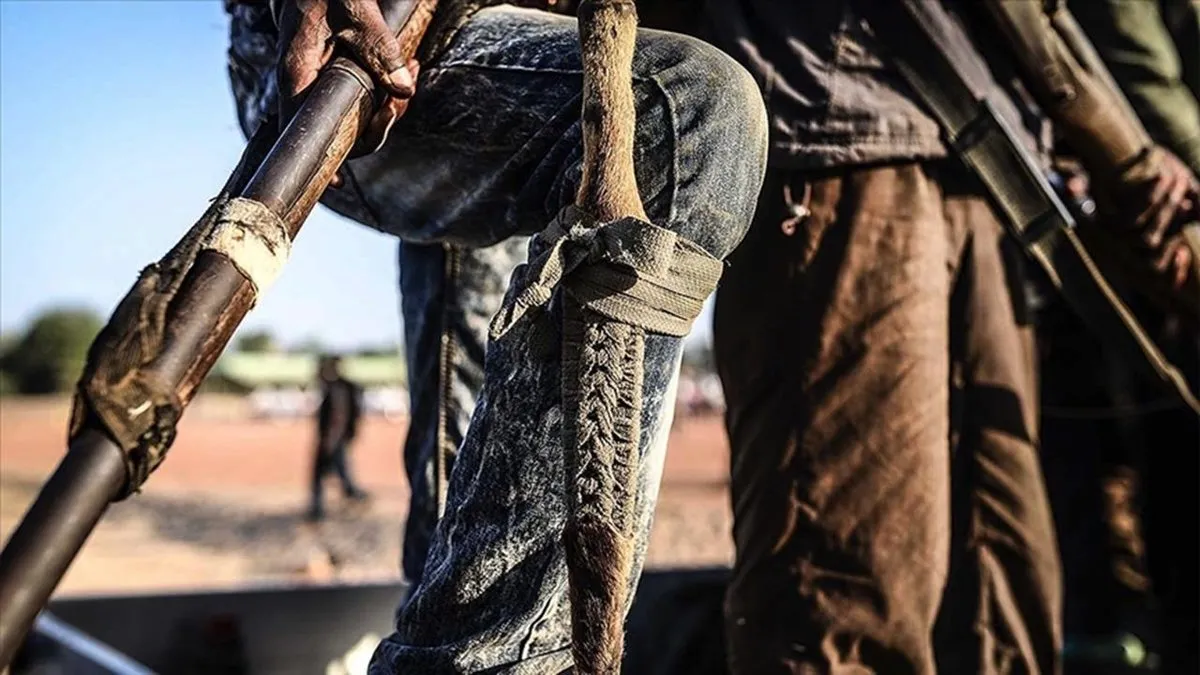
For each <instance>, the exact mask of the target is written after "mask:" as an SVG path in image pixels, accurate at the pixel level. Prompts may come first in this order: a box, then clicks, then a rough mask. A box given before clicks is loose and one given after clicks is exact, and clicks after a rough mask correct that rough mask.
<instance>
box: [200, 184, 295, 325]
mask: <svg viewBox="0 0 1200 675" xmlns="http://www.w3.org/2000/svg"><path fill="white" fill-rule="evenodd" d="M204 250H207V251H216V252H217V253H220V254H222V255H224V256H225V257H227V258H229V261H230V262H231V263H233V266H234V267H236V268H237V269H238V271H239V272H241V273H242V276H244V277H246V279H247V280H248V281H249V282H250V284H251V285H252V286H254V300H255V302H256V303H257V302H258V298H259V297H261V296H262V294H263V293H265V292H266V290H267V287H269V286H270V285H271V284H272V283H274V282H275V279H277V278H279V272H280V271H282V270H283V265H284V263H286V262H287V259H288V256H289V255H291V252H292V240H291V237H289V236H288V230H287V226H286V225H284V223H283V220H282V219H281V218H280V217H279V216H277V215H275V212H273V211H271V209H269V208H267V207H266V205H264V204H263V203H261V202H257V201H254V200H253V199H245V198H242V197H237V198H235V199H230V200H229V201H228V202H226V203H225V204H224V205H223V206H222V207H221V211H220V214H219V215H218V217H217V222H216V225H215V226H214V227H213V229H212V231H211V232H209V233H208V235H207V237H206V238H205V241H204Z"/></svg>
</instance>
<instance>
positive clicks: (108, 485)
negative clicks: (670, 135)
mask: <svg viewBox="0 0 1200 675" xmlns="http://www.w3.org/2000/svg"><path fill="white" fill-rule="evenodd" d="M380 4H381V5H382V8H383V14H384V18H385V19H386V20H387V23H388V25H389V26H390V27H391V28H392V30H393V31H395V32H396V33H397V34H400V29H401V28H403V27H405V26H407V25H409V24H414V23H415V26H414V27H415V28H417V30H415V31H412V32H409V33H407V35H408V36H409V39H408V40H406V41H405V42H403V43H402V44H401V48H402V50H403V51H404V55H405V56H406V57H408V58H411V56H412V55H414V54H415V53H416V51H417V48H418V46H419V43H420V41H421V38H422V36H423V35H424V33H425V31H426V29H430V32H431V33H432V35H431V42H433V43H439V42H444V41H445V40H446V37H445V36H446V35H447V34H448V33H449V32H451V31H452V30H453V29H455V28H457V27H458V26H459V25H461V24H462V23H463V22H464V21H465V17H466V16H467V14H468V13H469V11H473V9H474V8H476V7H478V6H479V5H482V4H488V3H487V2H478V1H477V0H474V1H473V0H466V1H465V2H464V1H463V0H447V1H445V2H443V3H442V4H443V5H446V6H447V12H446V13H445V14H448V15H449V16H443V15H442V14H439V16H438V21H437V22H436V25H435V26H433V27H432V28H431V27H430V22H431V20H432V19H433V18H434V12H435V10H437V9H439V0H381V2H380ZM579 21H580V25H579V29H580V41H581V48H582V58H583V66H584V68H583V70H584V75H583V80H584V93H583V131H584V134H583V136H584V171H583V181H582V184H581V186H580V190H579V194H578V196H577V200H576V202H577V206H578V207H579V208H580V209H582V210H584V211H586V212H588V213H590V214H592V215H593V216H594V217H596V219H597V220H599V221H601V222H606V221H612V220H615V219H618V218H621V217H626V216H632V217H639V218H643V219H644V218H645V215H644V210H643V207H642V203H641V200H640V198H639V196H638V192H637V184H636V182H635V180H634V173H633V128H634V109H633V92H632V59H633V47H634V38H635V34H636V27H637V14H636V11H635V8H634V6H633V3H632V2H631V1H630V0H583V1H582V2H581V3H580V7H579ZM381 95H382V94H381V92H380V90H379V89H378V88H377V87H376V85H375V83H374V82H373V81H372V79H371V77H370V76H369V75H368V74H367V73H366V71H364V70H363V69H362V68H361V67H359V66H358V65H357V64H355V63H354V62H353V61H352V60H351V59H349V58H347V57H345V56H341V55H335V58H334V59H333V60H331V62H330V63H329V64H328V65H326V67H325V68H324V69H323V70H322V72H321V75H320V77H319V78H318V79H317V81H316V82H315V83H314V84H313V86H312V88H311V90H310V93H309V94H308V96H307V97H306V98H305V100H304V102H303V104H302V105H301V106H300V108H299V110H298V111H297V112H296V114H295V116H294V117H293V118H292V119H291V121H290V122H289V123H288V125H287V126H286V127H285V128H284V129H283V131H282V132H280V133H278V135H276V133H275V132H276V125H275V124H274V123H273V121H272V120H267V121H265V122H264V123H263V124H262V125H261V126H260V128H259V130H258V132H257V133H255V135H254V136H253V138H251V140H250V142H249V143H248V144H247V147H246V150H245V152H244V153H243V155H242V158H241V160H240V161H239V163H238V165H237V166H236V167H235V169H234V170H233V172H232V174H231V175H230V177H229V180H228V181H227V182H226V184H225V186H224V187H223V188H222V190H221V192H220V194H219V195H218V196H217V197H216V199H215V200H214V201H213V203H212V204H211V205H210V207H209V208H208V210H207V211H206V212H205V213H204V215H203V216H202V217H201V218H200V220H199V221H198V222H197V223H196V224H195V225H194V226H193V227H192V228H191V230H189V231H188V233H187V234H186V235H184V237H183V238H182V239H181V240H180V241H179V243H178V244H176V246H175V247H174V248H172V249H171V250H170V251H169V252H168V253H167V255H166V256H165V257H163V259H162V260H160V261H158V262H157V263H154V264H151V265H149V266H148V267H146V268H145V269H144V270H143V271H142V273H141V275H140V276H139V277H138V280H137V282H136V283H135V284H134V286H133V288H132V289H131V290H130V292H129V294H128V295H126V296H125V298H124V299H123V300H122V301H121V302H120V304H119V305H118V306H117V308H116V310H115V311H114V312H113V315H112V317H111V318H110V319H109V322H108V324H107V325H106V326H105V328H104V329H103V330H102V331H101V333H100V335H99V336H97V338H96V341H95V342H94V343H93V345H92V347H91V350H90V352H89V354H88V363H87V366H86V368H85V372H84V375H83V377H82V378H81V380H80V384H79V387H78V390H77V392H76V397H75V405H74V410H73V412H72V419H71V426H70V434H69V448H68V451H67V454H66V456H65V457H64V458H63V460H62V462H61V463H60V464H59V466H58V467H57V468H56V469H55V471H54V474H53V475H52V476H51V477H50V478H49V480H48V481H47V482H46V484H45V485H44V486H43V487H42V490H41V492H40V493H39V494H38V497H37V499H36V500H35V501H34V503H33V505H32V506H31V507H30V509H29V511H28V512H27V513H26V514H25V516H24V517H23V518H22V520H21V523H20V524H19V525H18V526H17V529H16V530H15V531H14V532H13V534H12V536H11V537H10V539H9V540H8V542H7V543H6V544H5V547H4V550H3V552H0V669H2V668H4V667H6V666H7V665H8V664H9V663H10V662H11V661H12V658H13V656H14V655H15V653H16V651H17V649H18V647H19V646H20V644H21V642H22V641H23V639H24V636H25V635H26V633H27V632H28V630H29V627H30V626H31V625H32V623H33V621H34V619H35V618H36V616H37V614H38V612H39V611H40V610H41V608H42V607H43V605H44V604H45V602H46V600H47V599H48V598H49V597H50V594H51V593H52V592H53V590H54V588H55V586H56V585H57V584H58V581H59V580H60V579H61V578H62V575H63V573H64V572H65V571H66V569H67V567H68V566H69V565H70V563H71V561H72V560H73V559H74V557H75V555H76V554H77V553H78V552H79V549H80V548H81V547H82V546H83V542H84V541H85V540H86V539H87V537H88V535H89V534H90V533H91V531H92V529H93V528H94V527H95V525H96V523H97V522H98V521H99V520H100V517H101V516H102V515H103V513H104V511H105V509H106V508H107V507H108V504H109V503H111V502H113V501H120V500H122V499H125V498H126V497H128V496H130V495H131V494H133V493H135V492H137V491H138V490H139V489H140V488H141V486H142V484H143V483H144V482H145V480H146V479H147V477H148V476H149V475H150V473H151V472H153V471H154V469H155V468H157V467H158V465H159V464H161V463H162V461H163V459H164V458H165V456H166V452H167V450H168V449H169V448H170V446H171V444H172V442H173V441H174V438H175V426H176V424H177V423H178V420H179V418H180V416H181V415H182V413H183V410H184V409H185V408H186V406H187V404H188V403H189V402H190V401H191V399H192V397H193V396H194V394H195V392H196V388H197V387H198V386H199V385H200V383H201V382H202V381H203V380H204V378H205V376H206V375H207V374H208V372H209V370H210V369H211V368H212V366H213V364H214V363H215V362H216V360H217V357H218V356H219V355H220V353H221V351H222V350H223V349H224V347H225V345H226V344H227V343H228V341H229V339H230V337H232V335H233V333H234V331H235V330H236V329H237V327H238V325H239V324H240V323H241V321H242V319H243V318H245V316H246V314H247V313H248V312H249V311H250V309H251V308H252V307H253V306H254V304H255V302H256V300H257V298H258V295H259V294H260V293H261V292H262V291H264V290H265V288H266V286H267V285H269V284H270V282H271V281H272V280H273V279H274V277H275V276H276V275H277V274H278V272H279V269H280V267H281V266H282V264H283V263H284V262H285V261H286V259H287V255H288V252H289V250H290V248H291V243H292V241H293V240H294V239H295V237H296V235H297V234H298V233H299V231H300V228H301V226H302V225H303V224H304V221H305V219H306V218H307V217H308V215H309V213H311V212H312V209H313V207H314V206H315V205H316V203H317V200H318V199H319V198H320V195H321V194H322V193H323V192H324V191H325V189H326V188H327V187H328V185H329V182H330V180H331V179H332V178H333V176H334V174H335V173H336V172H337V170H338V168H339V167H340V166H341V164H342V162H343V161H345V159H346V158H347V156H348V155H349V153H350V151H351V149H352V148H353V147H354V145H355V142H356V141H357V139H358V137H359V135H360V134H361V133H362V132H363V130H364V128H365V126H366V124H367V122H368V120H369V119H370V118H371V115H372V113H373V112H374V111H375V109H376V108H377V106H378V104H379V101H380V97H381ZM567 565H568V568H569V569H571V570H572V576H577V575H578V574H580V573H582V574H584V575H585V576H592V577H595V576H599V577H602V578H607V579H610V580H611V581H610V582H609V583H608V584H607V585H608V586H612V588H607V589H605V590H606V591H607V592H602V593H601V595H602V596H607V597H604V598H602V599H599V601H600V603H601V604H602V605H605V608H604V609H605V610H607V612H606V613H608V614H609V615H610V618H612V620H611V621H606V622H603V624H604V625H581V622H580V621H579V618H580V615H579V613H578V612H576V613H575V615H576V616H575V617H574V618H575V620H574V621H573V623H574V624H575V625H574V627H573V629H574V631H575V633H576V638H577V639H579V638H581V637H586V638H588V639H587V642H588V643H590V644H597V643H599V644H601V645H603V647H601V648H600V649H598V650H597V651H600V652H605V653H603V654H592V655H579V654H577V657H578V656H584V657H585V661H593V660H594V661H601V662H607V663H608V664H614V663H616V662H619V657H620V651H621V621H620V617H621V616H623V605H624V588H623V585H624V583H625V581H624V578H623V577H622V576H621V573H622V572H624V571H625V570H598V569H595V568H596V565H597V563H596V561H592V560H586V559H580V557H579V555H572V554H568V561H567ZM617 586H620V588H618V587H617ZM577 651H578V650H577ZM589 656H590V658H588V657H589ZM601 669H602V670H606V671H607V670H610V669H611V668H607V667H602V668H601ZM585 670H592V669H590V668H587V667H586V666H585ZM614 672H615V671H614Z"/></svg>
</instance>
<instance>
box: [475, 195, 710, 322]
mask: <svg viewBox="0 0 1200 675" xmlns="http://www.w3.org/2000/svg"><path fill="white" fill-rule="evenodd" d="M532 250H533V251H534V254H533V255H531V257H530V260H529V262H528V263H527V264H524V265H521V266H520V267H518V268H517V270H516V273H515V274H514V281H513V289H512V290H510V291H509V294H508V297H506V298H505V300H504V304H503V305H502V306H501V307H500V311H499V312H498V313H497V314H496V317H495V318H494V319H493V320H492V326H491V337H492V339H493V340H494V339H497V338H499V337H501V336H503V335H504V334H505V333H507V332H508V331H509V330H510V329H511V328H512V327H513V326H514V325H516V323H517V322H518V321H520V320H521V318H522V317H524V316H525V315H526V314H527V313H528V312H529V311H530V310H532V309H534V308H541V307H543V306H544V305H545V304H546V303H548V302H550V298H551V297H553V295H554V291H555V289H556V288H558V286H560V285H563V286H565V288H566V291H567V292H568V293H569V294H570V295H571V297H572V298H573V299H574V300H575V301H576V302H578V303H579V304H580V305H581V306H582V307H584V308H587V309H589V310H591V311H593V312H596V313H597V314H600V315H603V316H605V317H608V318H610V319H613V320H616V321H619V322H621V323H625V324H628V325H631V326H637V327H639V328H643V329H645V330H648V331H652V332H656V333H665V334H667V335H674V336H677V337H683V336H684V335H687V334H688V331H690V330H691V328H692V322H693V321H695V320H696V317H697V316H699V315H700V310H701V309H702V308H703V306H704V301H705V300H706V299H707V298H708V296H709V295H710V294H711V293H712V291H713V289H714V288H716V286H717V281H719V280H720V278H721V271H722V266H721V261H719V260H717V259H716V258H714V257H712V256H711V255H709V254H708V253H707V252H706V251H704V249H702V248H700V247H699V246H697V245H696V244H694V243H692V242H690V241H688V240H686V239H684V238H682V237H680V236H679V235H677V234H675V233H674V232H672V231H670V230H667V229H664V228H661V227H658V226H657V225H653V224H651V223H647V222H645V221H642V220H638V219H636V218H622V219H620V220H616V221H613V222H611V223H605V224H599V223H597V222H596V220H595V219H594V218H592V217H591V216H589V215H588V214H587V213H585V212H583V211H581V210H579V209H578V208H575V207H573V206H568V207H567V208H565V209H563V210H562V212H560V213H559V215H558V217H557V218H555V219H554V221H553V222H552V223H550V226H549V227H547V228H546V230H545V231H543V232H542V233H540V234H538V235H537V236H535V237H534V242H533V245H532Z"/></svg>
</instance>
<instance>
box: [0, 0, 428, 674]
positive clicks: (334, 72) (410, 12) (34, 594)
mask: <svg viewBox="0 0 1200 675" xmlns="http://www.w3.org/2000/svg"><path fill="white" fill-rule="evenodd" d="M383 6H384V10H385V11H384V16H385V17H386V20H387V21H388V24H389V26H391V27H392V29H393V30H395V31H397V32H399V31H400V28H401V27H403V26H405V25H406V23H407V22H408V21H409V20H410V19H412V20H414V21H416V22H417V24H416V25H417V27H418V28H419V30H417V31H414V32H412V33H411V34H408V35H407V36H406V37H405V41H404V42H403V44H402V45H401V49H402V51H404V53H405V54H406V55H410V56H411V55H412V54H413V53H415V52H416V49H417V46H418V42H419V40H420V38H421V35H423V33H424V31H425V29H426V28H427V27H428V24H429V21H430V19H431V18H432V16H433V10H434V8H435V7H436V6H437V0H386V2H384V4H383ZM418 9H421V10H422V12H421V13H420V14H418V13H417V10H418ZM374 92H375V85H374V82H373V81H372V80H371V77H370V75H368V74H367V73H366V71H364V70H363V69H362V68H360V67H359V66H358V65H356V64H355V63H354V62H353V61H351V60H349V59H347V58H345V57H340V56H339V57H335V58H334V60H333V62H332V63H330V64H329V65H328V66H327V67H325V68H324V69H323V70H322V72H321V75H320V77H318V78H317V81H316V82H315V83H314V84H313V86H312V89H311V90H310V93H309V94H308V95H307V97H306V98H305V100H304V102H303V103H302V104H301V106H300V109H299V110H297V111H296V114H295V115H294V116H293V117H292V119H291V121H290V122H289V123H288V125H287V127H286V128H285V129H284V130H283V131H282V133H280V135H279V138H278V140H276V141H275V142H274V144H273V145H272V146H271V148H270V151H269V152H265V156H263V153H260V152H259V148H257V142H256V141H257V140H258V139H259V138H260V137H261V138H266V139H267V140H268V141H269V140H270V136H269V135H266V134H263V133H259V134H256V135H255V139H254V140H252V141H251V143H250V145H249V147H248V148H247V152H246V154H245V155H244V156H243V161H251V162H256V163H257V170H256V171H254V173H253V175H252V176H249V178H248V180H246V179H244V178H243V177H242V173H243V172H242V171H241V168H242V167H241V166H240V165H239V167H238V169H235V170H234V173H233V175H231V176H230V182H229V183H228V184H227V185H226V189H227V190H228V191H229V192H230V193H232V194H234V195H236V196H241V197H245V198H248V199H253V200H255V201H258V202H260V203H262V204H264V205H266V206H267V207H268V208H270V209H271V210H272V211H274V212H275V215H277V216H279V217H280V218H281V219H282V220H283V222H284V223H285V224H286V225H287V228H288V234H289V235H290V237H291V238H293V239H294V238H295V236H296V234H297V233H298V232H299V231H300V228H301V226H302V225H303V224H304V221H305V219H306V218H308V215H309V214H310V213H311V212H312V210H313V208H314V207H315V206H316V205H317V201H318V199H320V196H321V194H322V193H323V192H324V191H325V189H326V187H327V186H328V185H329V182H330V180H331V179H332V178H333V175H334V174H335V173H336V172H337V170H338V168H339V167H340V166H341V165H342V162H343V161H344V160H345V159H346V157H347V155H348V154H349V153H350V151H351V148H352V147H353V145H354V143H355V141H356V140H357V138H358V135H359V134H360V133H361V132H362V129H363V128H364V126H365V124H366V122H367V119H368V117H369V116H370V115H371V114H372V112H373V110H374V105H375V101H374ZM264 146H265V142H264ZM259 160H261V161H259ZM246 173H249V172H246ZM254 300H255V291H254V287H253V285H252V284H251V283H250V282H249V281H248V280H247V279H246V278H245V277H244V276H242V273H241V272H239V271H238V269H237V268H236V267H235V266H234V265H233V263H232V262H231V261H230V260H229V259H228V258H226V257H225V256H223V255H221V254H219V253H214V252H212V251H205V252H202V253H201V254H200V255H198V256H197V257H196V260H195V263H194V265H193V266H192V268H191V270H190V271H189V272H188V274H187V277H186V278H185V279H184V281H183V284H182V285H181V287H180V288H179V292H178V295H176V297H175V298H174V299H173V300H172V305H171V309H170V317H169V319H168V322H167V331H166V336H165V339H164V344H163V348H162V352H161V353H160V354H158V355H157V356H156V357H155V359H154V361H153V363H151V364H149V365H148V366H147V369H149V370H152V371H153V374H154V376H155V377H156V378H158V379H159V380H161V381H163V382H170V383H172V384H174V387H175V392H176V394H177V395H178V396H179V400H180V401H181V403H182V405H183V406H187V404H188V402H189V401H191V398H192V396H193V395H194V394H195V391H196V389H197V388H198V387H199V386H200V383H201V382H202V381H203V380H204V378H205V376H207V375H208V372H209V370H210V369H211V368H212V366H213V364H214V363H215V362H216V360H217V358H218V357H219V356H220V355H221V352H222V351H223V350H224V348H225V345H226V344H227V343H228V342H229V339H230V338H231V337H232V336H233V333H234V331H235V330H237V327H238V325H239V324H241V322H242V319H243V318H245V316H246V313H247V312H249V311H250V309H251V307H253V305H254ZM88 424H89V426H88V427H87V428H85V429H84V430H83V431H81V432H80V433H79V435H77V437H76V439H77V440H76V441H75V442H74V443H72V444H71V447H70V448H69V449H68V451H67V454H66V456H65V457H63V460H62V462H61V463H60V464H59V466H58V468H56V469H55V471H54V475H52V476H51V477H50V479H49V481H47V483H46V485H45V486H44V487H43V488H42V491H41V492H40V493H39V494H38V497H37V499H36V501H34V504H33V506H32V507H30V510H29V512H28V513H26V514H25V517H24V518H23V519H22V520H21V523H20V524H19V525H18V526H17V529H16V531H14V533H13V535H12V537H11V538H10V539H9V541H8V542H7V543H6V544H5V546H4V550H3V552H0V672H4V669H5V668H6V667H7V666H8V665H9V664H10V663H11V661H12V658H13V656H14V655H15V654H16V651H17V649H18V647H19V646H20V644H21V643H22V642H23V641H24V639H25V635H26V634H27V633H28V632H29V629H30V627H31V626H32V625H33V622H34V620H35V619H36V618H37V614H38V612H39V611H40V610H41V608H42V607H43V606H44V605H45V603H46V601H47V600H48V599H49V598H50V594H51V593H53V592H54V588H55V586H57V584H58V582H59V580H60V579H61V578H62V575H63V574H64V573H65V572H66V571H67V568H68V567H69V566H70V564H71V561H72V560H73V559H74V558H75V556H76V554H78V553H79V549H80V548H81V547H82V546H83V542H84V541H85V540H86V539H87V537H88V535H89V534H90V533H91V531H92V528H94V527H95V526H96V523H97V522H99V521H100V517H101V516H102V515H104V511H105V510H106V509H107V507H108V504H109V503H110V501H111V500H112V499H113V498H114V497H116V496H117V495H118V494H119V491H120V490H121V489H122V488H123V487H124V484H125V481H126V469H125V462H124V457H123V454H122V451H121V449H120V448H118V447H117V445H116V444H115V443H113V442H112V441H111V440H109V438H108V437H107V435H105V434H104V433H103V432H102V431H101V430H100V428H99V426H98V424H99V423H98V422H95V421H92V422H89V423H88Z"/></svg>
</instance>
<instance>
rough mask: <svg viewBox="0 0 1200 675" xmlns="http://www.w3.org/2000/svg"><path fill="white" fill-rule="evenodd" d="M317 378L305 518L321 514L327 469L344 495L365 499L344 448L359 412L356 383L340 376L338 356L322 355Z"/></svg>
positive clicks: (351, 437)
mask: <svg viewBox="0 0 1200 675" xmlns="http://www.w3.org/2000/svg"><path fill="white" fill-rule="evenodd" d="M317 371H318V376H319V377H320V381H321V405H320V406H319V407H318V408H317V448H316V453H315V455H314V457H313V472H312V498H311V502H310V505H309V509H308V518H309V520H312V521H320V520H323V519H324V518H325V505H324V495H323V487H324V485H323V483H324V481H325V477H326V476H327V475H329V474H330V473H334V474H336V475H337V477H338V480H340V481H341V483H342V492H343V494H344V495H345V497H346V498H347V499H350V500H353V501H356V502H361V501H364V500H366V498H367V493H366V492H363V491H362V490H361V489H360V488H359V487H358V486H357V485H356V484H355V483H354V480H353V479H352V478H351V477H350V469H349V467H348V466H347V461H348V460H347V457H346V452H347V449H348V448H349V445H350V443H352V442H353V441H354V437H355V435H356V433H357V431H358V421H359V418H360V417H361V415H362V400H361V395H360V392H359V390H358V386H357V385H355V384H354V383H353V382H351V381H350V380H347V379H346V378H345V377H343V376H342V372H341V359H340V358H339V357H337V356H332V355H330V356H323V357H321V360H320V363H319V365H318V368H317Z"/></svg>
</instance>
